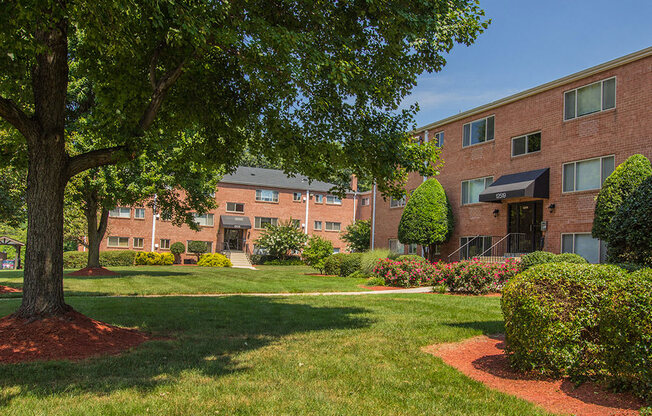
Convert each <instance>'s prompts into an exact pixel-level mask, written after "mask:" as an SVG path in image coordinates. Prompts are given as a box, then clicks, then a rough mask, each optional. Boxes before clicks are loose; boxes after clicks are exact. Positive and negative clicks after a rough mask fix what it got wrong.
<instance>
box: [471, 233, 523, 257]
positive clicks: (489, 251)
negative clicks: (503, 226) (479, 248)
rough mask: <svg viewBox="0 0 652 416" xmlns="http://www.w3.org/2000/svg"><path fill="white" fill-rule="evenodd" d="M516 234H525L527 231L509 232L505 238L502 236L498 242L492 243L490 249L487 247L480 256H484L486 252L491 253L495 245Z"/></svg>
mask: <svg viewBox="0 0 652 416" xmlns="http://www.w3.org/2000/svg"><path fill="white" fill-rule="evenodd" d="M514 235H525V233H508V234H507V235H505V236H504V237H503V238H501V239H500V240H498V241H497V242H496V244H494V245H492V246H491V247H489V248H488V249H486V250H485V251H483V252H482V254H480V256H479V257H484V255H485V254H487V253H491V251H492V250H493V249H494V247H496V246H497V245H498V244H500V243H502V242H503V241H504V240H505V239H507V238H509V237H510V236H514Z"/></svg>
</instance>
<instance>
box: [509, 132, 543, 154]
mask: <svg viewBox="0 0 652 416" xmlns="http://www.w3.org/2000/svg"><path fill="white" fill-rule="evenodd" d="M537 133H539V134H541V130H537V131H533V132H531V133H525V134H521V135H520V136H514V137H512V138H511V139H510V140H511V141H512V153H511V154H512V157H521V156H527V155H531V154H534V153H540V152H541V143H539V150H536V151H534V152H528V151H527V148H528V136H531V135H533V134H537ZM521 137H525V153H523V154H520V155H515V154H514V140H516V139H520V138H521Z"/></svg>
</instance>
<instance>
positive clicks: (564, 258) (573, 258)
mask: <svg viewBox="0 0 652 416" xmlns="http://www.w3.org/2000/svg"><path fill="white" fill-rule="evenodd" d="M551 263H575V264H588V261H586V259H585V258H584V257H582V256H580V255H579V254H575V253H561V254H556V255H555V257H553V259H552V262H551Z"/></svg>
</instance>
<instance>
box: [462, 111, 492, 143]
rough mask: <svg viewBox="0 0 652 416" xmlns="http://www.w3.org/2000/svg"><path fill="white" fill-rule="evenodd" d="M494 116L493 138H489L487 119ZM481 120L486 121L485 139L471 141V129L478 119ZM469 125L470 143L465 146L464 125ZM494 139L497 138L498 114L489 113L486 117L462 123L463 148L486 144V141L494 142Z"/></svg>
mask: <svg viewBox="0 0 652 416" xmlns="http://www.w3.org/2000/svg"><path fill="white" fill-rule="evenodd" d="M492 117H493V119H494V128H493V130H494V131H493V138H492V139H491V140H487V127H486V126H487V120H488V119H490V118H492ZM481 120H484V121H485V130H484V141H483V142H478V143H471V137H472V136H473V131H472V130H471V125H472V124H473V123H475V122H476V121H481ZM467 125H468V126H469V144H467V145H466V146H464V127H466V126H467ZM494 140H496V114H495V113H494V114H489V115H487V116H485V117H480V118H478V119H475V120H471V121H469V122H468V123H464V124H462V149H467V148H469V147H473V146H479V145H481V144H486V143H489V142H493V141H494Z"/></svg>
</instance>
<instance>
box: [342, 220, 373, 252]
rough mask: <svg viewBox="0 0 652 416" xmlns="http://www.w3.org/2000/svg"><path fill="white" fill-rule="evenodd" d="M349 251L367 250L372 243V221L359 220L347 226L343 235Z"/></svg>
mask: <svg viewBox="0 0 652 416" xmlns="http://www.w3.org/2000/svg"><path fill="white" fill-rule="evenodd" d="M341 238H342V240H344V241H346V242H347V243H348V244H347V247H348V249H349V251H367V250H369V245H370V243H371V221H369V220H359V221H356V222H354V223H353V224H350V225H349V226H347V227H346V230H345V231H344V232H343V233H342V235H341Z"/></svg>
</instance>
